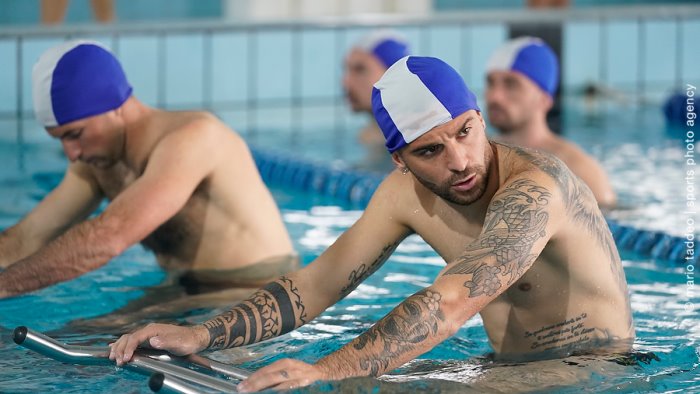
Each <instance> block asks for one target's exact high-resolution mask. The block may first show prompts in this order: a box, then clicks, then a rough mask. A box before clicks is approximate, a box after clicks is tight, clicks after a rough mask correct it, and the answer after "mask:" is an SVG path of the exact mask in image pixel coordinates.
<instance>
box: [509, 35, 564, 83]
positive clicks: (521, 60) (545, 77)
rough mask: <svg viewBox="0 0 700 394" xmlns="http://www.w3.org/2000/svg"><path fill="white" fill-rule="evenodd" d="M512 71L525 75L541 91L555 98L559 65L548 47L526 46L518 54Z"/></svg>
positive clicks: (543, 45) (540, 45) (542, 45)
mask: <svg viewBox="0 0 700 394" xmlns="http://www.w3.org/2000/svg"><path fill="white" fill-rule="evenodd" d="M511 69H512V70H515V71H518V72H520V73H522V74H525V75H526V76H528V77H529V78H530V79H531V80H532V82H534V83H535V84H536V85H537V86H539V87H540V89H542V90H544V91H545V92H547V93H548V94H549V95H550V96H554V93H555V92H556V90H557V83H558V81H559V63H558V62H557V57H556V55H555V54H554V51H552V49H551V48H550V47H549V46H548V45H546V44H531V45H527V46H525V47H524V48H522V49H521V50H520V52H518V55H517V56H516V58H515V61H514V62H513V66H512V67H511Z"/></svg>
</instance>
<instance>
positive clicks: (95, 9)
mask: <svg viewBox="0 0 700 394" xmlns="http://www.w3.org/2000/svg"><path fill="white" fill-rule="evenodd" d="M90 5H91V7H92V13H93V15H94V16H95V20H96V21H97V22H99V23H111V22H114V1H113V0H90ZM67 9H68V0H41V23H43V24H45V25H58V24H60V23H63V20H64V19H65V18H66V10H67Z"/></svg>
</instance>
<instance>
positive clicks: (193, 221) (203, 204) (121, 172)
mask: <svg viewBox="0 0 700 394" xmlns="http://www.w3.org/2000/svg"><path fill="white" fill-rule="evenodd" d="M115 167H116V166H115ZM139 176H140V174H137V173H136V172H135V171H133V170H130V169H128V168H124V167H121V168H113V169H111V170H110V171H105V172H103V173H101V174H98V176H97V180H98V182H99V185H100V188H101V189H102V192H103V194H104V195H105V196H106V197H107V199H108V200H109V201H112V200H114V199H115V198H117V197H118V196H119V195H120V194H121V193H123V192H124V191H125V190H126V189H128V188H129V187H130V186H131V185H132V184H133V183H134V182H135V181H136V180H137V179H138V177H139ZM206 209H207V199H206V198H205V196H203V192H202V190H201V188H198V189H197V190H196V191H195V193H194V194H193V195H192V196H191V197H190V199H189V200H188V201H187V203H186V204H185V206H184V207H183V208H182V209H181V210H180V211H179V212H177V213H176V214H175V215H174V216H173V217H171V218H170V219H169V220H167V221H166V222H165V223H163V224H161V225H160V226H159V227H158V228H156V229H155V230H154V231H153V232H152V233H151V234H149V235H148V236H147V237H146V238H145V239H144V240H142V241H141V243H142V244H143V245H144V246H145V247H147V248H148V249H150V250H152V251H153V252H154V253H155V254H156V255H157V256H158V257H159V260H162V261H171V260H172V259H173V258H174V259H175V260H177V261H190V260H192V258H193V256H194V253H195V252H196V249H197V248H196V245H197V244H198V243H199V241H200V238H201V235H202V232H203V221H204V217H205V213H206Z"/></svg>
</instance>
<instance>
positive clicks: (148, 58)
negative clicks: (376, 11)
mask: <svg viewBox="0 0 700 394" xmlns="http://www.w3.org/2000/svg"><path fill="white" fill-rule="evenodd" d="M181 4H185V3H181ZM689 9H691V10H692V9H694V10H695V14H693V13H692V12H689V13H676V14H673V13H671V14H669V13H666V15H665V14H664V13H663V12H659V13H658V15H655V14H652V13H647V14H651V15H646V16H645V17H639V18H634V17H632V18H630V17H625V16H624V15H625V13H626V10H622V12H619V13H618V14H609V13H607V12H606V13H605V14H604V16H605V17H603V16H600V15H599V16H591V15H588V16H587V17H584V18H573V17H572V18H570V19H565V20H564V22H563V24H562V39H563V44H562V48H563V50H562V59H561V61H562V75H563V79H562V90H563V91H564V92H565V93H577V92H581V91H582V90H583V88H584V86H586V85H587V84H589V83H599V84H602V85H605V86H607V87H609V88H610V89H613V90H616V91H620V92H623V93H626V94H629V95H630V96H633V97H642V96H643V97H645V99H646V100H647V101H648V102H650V103H651V104H652V105H654V106H655V107H654V110H657V109H658V107H659V103H660V102H661V101H662V98H663V97H664V96H665V95H666V94H668V92H669V91H670V90H672V89H674V88H676V87H678V86H681V85H682V84H683V83H684V82H691V81H700V67H697V65H698V64H700V44H699V43H698V41H697V40H696V37H699V36H700V12H698V7H695V8H689ZM518 15H519V14H518V13H517V12H511V11H504V12H502V13H498V18H508V17H509V16H510V17H513V18H517V17H518ZM490 18H492V19H493V18H495V17H494V16H493V14H491V15H490ZM482 19H483V18H480V14H479V13H477V12H472V13H469V14H468V15H467V16H466V17H465V19H464V20H461V19H459V18H455V19H453V20H451V21H450V22H446V23H433V22H431V19H430V18H426V20H425V21H420V22H409V23H405V24H401V23H396V22H391V19H389V20H388V21H389V22H387V23H386V24H392V23H393V24H396V28H397V29H398V30H399V31H400V32H402V33H403V34H404V35H405V36H406V37H407V38H408V40H409V41H410V42H411V45H412V48H413V53H415V54H422V55H430V56H437V57H441V58H443V59H445V60H446V61H447V62H449V63H450V64H452V65H454V66H455V67H456V68H457V69H458V70H459V71H460V72H461V74H462V75H463V76H464V77H465V80H466V81H467V83H468V85H469V86H470V87H471V88H472V89H473V90H475V91H476V92H477V94H481V92H482V91H483V87H484V75H483V69H484V67H485V64H486V61H487V59H488V56H489V55H490V53H491V52H492V51H493V50H494V49H495V48H496V47H498V46H499V45H501V44H502V43H503V42H504V41H505V40H507V39H508V23H505V22H497V21H494V20H488V19H485V20H483V21H482ZM178 26H179V25H177V24H175V23H162V24H158V23H154V24H152V25H151V24H147V25H144V24H141V25H140V27H133V26H132V27H130V25H129V24H124V25H114V26H109V27H95V28H92V29H91V28H90V27H89V26H88V27H85V26H82V27H80V28H76V29H78V30H71V27H70V26H67V27H63V28H59V29H57V30H50V31H48V32H46V33H45V34H40V33H41V30H38V31H39V33H36V31H34V29H33V28H31V29H27V30H21V32H20V33H16V32H14V31H13V30H11V29H0V59H2V72H0V130H2V131H3V132H0V140H1V141H4V142H19V143H34V142H44V141H47V140H48V137H47V136H46V135H45V133H44V132H43V130H41V129H40V128H39V127H38V125H37V124H36V123H35V122H34V120H33V115H32V97H31V81H30V70H31V66H32V64H33V63H34V62H35V60H36V59H37V58H38V56H39V54H40V53H41V52H42V51H44V50H45V49H47V48H48V47H50V46H52V45H54V44H56V43H58V42H60V41H62V40H63V39H65V37H67V36H70V37H89V38H94V39H97V40H100V41H103V42H105V43H106V44H107V45H108V46H111V47H112V48H113V49H114V51H115V52H116V53H117V54H118V56H119V57H120V59H121V60H122V63H123V65H124V68H125V69H126V71H127V74H128V75H129V79H130V81H131V83H132V84H133V86H134V92H135V94H136V95H137V96H138V97H139V98H140V99H142V100H143V101H144V102H146V103H147V104H150V105H154V106H158V107H162V108H170V109H178V108H208V109H211V110H214V111H215V112H216V113H218V114H219V115H220V116H221V117H222V118H223V119H224V120H226V121H227V122H229V123H230V124H231V125H232V126H233V127H235V128H236V129H237V130H238V131H239V132H242V133H243V134H246V135H247V136H248V137H250V138H251V140H252V141H253V142H255V141H260V142H263V143H266V142H267V141H273V142H274V141H277V142H280V140H279V136H280V135H281V136H286V137H284V138H287V137H288V138H289V139H288V140H283V141H284V142H288V144H286V145H287V146H290V147H292V148H298V147H300V145H301V143H300V138H299V135H300V134H301V131H303V130H309V129H314V130H320V129H325V130H328V133H326V134H324V135H322V136H321V137H320V138H321V139H322V141H314V143H322V142H323V143H328V144H329V146H332V147H333V156H335V157H338V156H342V154H343V152H342V150H343V146H345V145H347V144H355V141H354V135H352V133H349V132H347V131H348V130H354V129H356V128H357V127H359V126H361V125H362V123H363V122H364V121H365V117H364V116H358V115H354V114H352V113H350V112H349V111H348V110H347V108H346V106H345V104H344V99H343V96H342V88H341V85H340V80H341V76H342V61H343V55H344V53H345V52H346V51H347V49H348V48H349V47H350V46H351V45H352V43H353V42H355V41H356V40H357V39H358V38H359V37H360V36H361V35H363V34H365V33H366V32H368V31H369V30H370V29H371V23H369V24H368V25H367V26H356V25H352V24H349V23H345V24H342V23H341V24H339V25H333V24H325V25H324V24H308V25H304V24H303V23H302V24H295V25H284V24H282V25H274V24H262V25H254V24H253V25H250V26H244V25H243V26H238V27H236V25H235V24H231V25H229V24H224V25H221V24H215V25H212V24H207V23H206V22H202V27H201V28H197V27H195V28H192V27H191V26H189V27H187V28H180V27H178ZM207 26H210V27H211V26H214V27H211V28H210V29H207ZM28 32H29V33H32V34H29V33H28ZM17 119H22V120H21V122H20V123H21V124H18V120H17ZM18 129H21V130H22V135H21V138H20V137H19V136H18V134H17V133H12V132H11V131H10V132H5V131H8V130H18ZM263 130H264V131H267V130H275V131H276V133H277V134H275V133H273V134H267V133H263V132H261V131H263ZM282 144H283V145H284V143H282ZM339 152H340V154H339Z"/></svg>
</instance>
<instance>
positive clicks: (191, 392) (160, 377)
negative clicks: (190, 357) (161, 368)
mask: <svg viewBox="0 0 700 394" xmlns="http://www.w3.org/2000/svg"><path fill="white" fill-rule="evenodd" d="M148 387H149V388H150V389H151V391H153V392H154V393H178V394H201V393H202V391H201V390H199V389H198V388H197V387H195V386H193V385H191V384H189V383H187V382H185V381H184V380H180V379H178V378H175V377H172V376H169V375H165V374H162V373H160V372H157V373H154V374H153V375H151V377H150V379H148Z"/></svg>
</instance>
